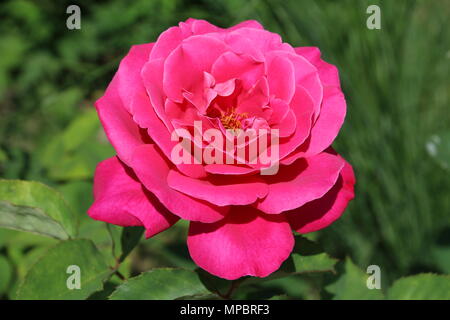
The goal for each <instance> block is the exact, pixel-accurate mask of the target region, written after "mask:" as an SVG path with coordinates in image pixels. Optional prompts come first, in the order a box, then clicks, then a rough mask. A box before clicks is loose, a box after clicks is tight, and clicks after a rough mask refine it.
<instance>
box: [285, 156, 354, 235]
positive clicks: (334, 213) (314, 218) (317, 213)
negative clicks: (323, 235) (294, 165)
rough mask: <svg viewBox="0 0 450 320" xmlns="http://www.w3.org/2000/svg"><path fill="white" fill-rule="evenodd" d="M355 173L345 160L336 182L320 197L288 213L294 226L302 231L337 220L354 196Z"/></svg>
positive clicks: (317, 228)
mask: <svg viewBox="0 0 450 320" xmlns="http://www.w3.org/2000/svg"><path fill="white" fill-rule="evenodd" d="M354 185H355V175H354V173H353V169H352V166H351V165H350V164H349V163H348V162H345V165H344V168H343V169H342V171H341V175H340V177H339V179H338V181H337V182H336V184H335V185H334V186H333V188H331V190H330V191H328V192H327V194H325V196H323V197H322V198H320V199H317V200H314V201H311V202H309V203H307V204H305V205H304V206H303V207H301V208H298V209H296V210H293V211H292V212H289V213H286V215H287V217H288V220H289V223H290V224H291V226H292V228H293V229H294V230H296V231H297V232H300V233H308V232H314V231H317V230H320V229H323V228H325V227H327V226H329V225H330V224H331V223H333V222H334V221H335V220H337V219H338V218H339V217H340V216H341V215H342V213H343V212H344V210H345V208H346V207H347V204H348V202H349V201H350V200H352V199H353V198H354V195H355V193H354Z"/></svg>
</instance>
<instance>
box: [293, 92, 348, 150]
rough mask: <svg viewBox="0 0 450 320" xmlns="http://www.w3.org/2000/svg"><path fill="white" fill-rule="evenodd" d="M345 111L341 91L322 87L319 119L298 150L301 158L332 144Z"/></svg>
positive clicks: (345, 107) (342, 121)
mask: <svg viewBox="0 0 450 320" xmlns="http://www.w3.org/2000/svg"><path fill="white" fill-rule="evenodd" d="M346 110H347V106H346V103H345V98H344V94H343V93H342V91H341V90H340V89H339V88H337V87H324V95H323V102H322V109H321V111H320V115H319V118H318V119H317V121H316V123H315V124H314V126H313V127H312V129H311V134H310V137H309V139H308V140H307V141H306V142H305V144H304V145H303V146H302V147H301V148H300V153H303V154H302V156H303V157H308V156H312V155H315V154H318V153H320V152H322V151H323V150H325V149H326V148H328V147H329V146H330V145H331V144H332V143H333V141H334V139H335V138H336V136H337V134H338V133H339V130H340V129H341V127H342V124H343V123H344V119H345V114H346Z"/></svg>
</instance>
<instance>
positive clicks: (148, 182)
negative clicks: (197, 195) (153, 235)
mask: <svg viewBox="0 0 450 320" xmlns="http://www.w3.org/2000/svg"><path fill="white" fill-rule="evenodd" d="M132 168H133V170H134V172H135V173H136V175H137V177H138V178H139V180H140V181H141V182H142V183H143V184H144V186H145V187H146V188H147V189H148V190H150V191H151V192H152V193H153V194H155V195H156V197H157V198H158V199H159V201H161V203H162V204H163V205H164V206H165V207H166V208H167V209H168V210H170V211H171V212H172V213H174V214H176V215H177V216H179V217H181V218H183V219H185V220H191V221H201V222H207V223H210V222H215V221H218V220H220V219H222V218H223V217H224V215H225V214H226V212H227V211H228V208H226V207H217V206H213V205H211V204H209V203H207V202H205V201H202V200H197V199H193V198H191V197H189V196H186V195H184V194H183V193H181V192H178V191H175V190H173V189H172V188H170V187H169V186H168V184H167V176H168V174H169V170H170V169H171V168H170V166H169V163H168V162H167V161H166V160H165V159H164V156H163V155H161V153H160V152H159V151H158V150H157V149H156V147H155V146H154V145H151V144H147V145H143V146H141V147H139V148H137V149H136V150H135V152H134V154H133V161H132Z"/></svg>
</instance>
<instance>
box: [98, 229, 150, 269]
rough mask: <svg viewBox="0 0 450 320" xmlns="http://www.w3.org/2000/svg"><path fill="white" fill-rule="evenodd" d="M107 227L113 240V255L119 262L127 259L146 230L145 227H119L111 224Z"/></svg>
mask: <svg viewBox="0 0 450 320" xmlns="http://www.w3.org/2000/svg"><path fill="white" fill-rule="evenodd" d="M106 227H107V229H108V232H109V235H110V236H111V240H112V251H113V256H114V258H116V259H117V261H118V262H122V261H123V260H125V258H126V257H127V256H128V255H129V254H130V252H131V251H132V250H133V249H134V247H136V245H137V244H138V243H139V241H140V240H141V238H142V235H143V233H144V231H145V229H144V228H143V227H118V226H114V225H111V224H107V225H106Z"/></svg>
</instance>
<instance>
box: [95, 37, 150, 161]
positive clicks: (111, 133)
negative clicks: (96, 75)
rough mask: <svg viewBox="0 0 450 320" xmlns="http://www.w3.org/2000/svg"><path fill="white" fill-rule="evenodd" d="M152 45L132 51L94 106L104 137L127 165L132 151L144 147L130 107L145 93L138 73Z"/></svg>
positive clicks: (138, 46)
mask: <svg viewBox="0 0 450 320" xmlns="http://www.w3.org/2000/svg"><path fill="white" fill-rule="evenodd" d="M152 47H153V43H150V44H143V45H136V46H133V47H131V49H130V51H129V52H128V54H127V55H126V56H125V58H123V59H122V61H121V63H120V66H119V70H118V71H117V73H116V74H115V75H114V78H113V80H112V81H111V83H110V84H109V86H108V88H107V89H106V92H105V94H104V95H103V97H101V98H100V99H98V100H97V102H96V103H95V106H96V108H97V112H98V114H99V117H100V121H101V122H102V124H103V127H104V129H105V132H106V135H107V136H108V139H109V140H110V142H111V144H112V145H113V146H114V148H115V149H116V151H117V154H118V155H119V157H120V159H121V160H122V161H124V162H125V163H128V162H129V160H130V156H131V154H132V153H133V150H134V148H136V147H137V146H139V145H141V144H143V143H144V136H145V134H144V135H143V134H142V132H141V131H140V130H139V127H138V125H137V124H136V123H135V122H134V121H133V119H132V117H131V115H130V113H129V112H130V110H131V105H132V103H133V101H134V99H135V97H136V95H138V93H139V92H145V88H144V86H143V84H142V81H141V76H140V70H141V67H142V66H143V64H144V63H145V61H146V59H147V58H148V55H149V53H150V51H151V49H152Z"/></svg>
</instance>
